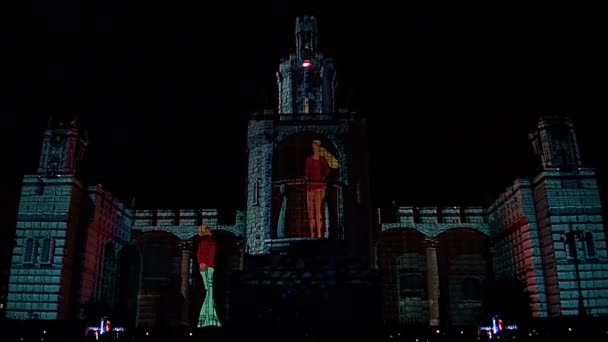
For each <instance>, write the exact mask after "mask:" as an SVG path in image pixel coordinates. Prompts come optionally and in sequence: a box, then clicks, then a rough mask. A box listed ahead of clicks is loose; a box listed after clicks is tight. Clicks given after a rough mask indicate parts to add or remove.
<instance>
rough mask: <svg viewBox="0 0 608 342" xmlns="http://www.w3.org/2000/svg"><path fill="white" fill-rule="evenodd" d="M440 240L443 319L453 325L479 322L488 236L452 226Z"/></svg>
mask: <svg viewBox="0 0 608 342" xmlns="http://www.w3.org/2000/svg"><path fill="white" fill-rule="evenodd" d="M437 239H438V250H437V259H438V266H439V289H440V290H439V291H440V301H439V303H440V317H441V320H442V322H443V323H445V324H448V325H450V326H468V325H471V324H476V323H477V319H478V317H479V315H480V313H481V309H482V307H481V305H482V298H483V286H482V285H481V284H483V283H484V282H485V279H486V278H487V276H488V271H489V268H488V267H489V265H490V263H489V261H490V260H488V259H487V258H488V253H487V252H488V249H489V239H488V237H487V236H486V235H484V234H483V233H481V232H479V231H478V230H475V229H470V228H456V229H450V230H447V231H445V232H443V233H441V234H440V235H438V236H437Z"/></svg>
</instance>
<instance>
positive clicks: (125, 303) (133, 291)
mask: <svg viewBox="0 0 608 342" xmlns="http://www.w3.org/2000/svg"><path fill="white" fill-rule="evenodd" d="M142 263H143V260H142V255H141V253H140V250H139V248H138V247H137V246H136V245H134V244H130V243H129V244H126V245H124V246H122V248H121V249H120V250H119V251H118V272H117V280H116V295H115V306H114V308H115V314H116V317H115V318H114V320H115V321H116V322H115V324H116V325H118V326H123V327H127V328H135V327H136V325H137V321H138V314H139V302H138V298H139V295H140V291H141V278H142V272H141V271H142Z"/></svg>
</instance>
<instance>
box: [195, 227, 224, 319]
mask: <svg viewBox="0 0 608 342" xmlns="http://www.w3.org/2000/svg"><path fill="white" fill-rule="evenodd" d="M198 234H199V235H200V236H201V239H200V241H199V243H198V249H197V253H196V256H197V258H198V268H199V271H200V273H201V277H202V278H203V284H204V285H205V291H206V292H207V294H206V295H205V300H204V301H203V306H202V307H201V312H200V313H199V316H198V327H206V326H218V327H219V326H221V323H220V320H219V317H218V316H217V312H216V311H215V301H214V300H213V272H214V269H215V241H213V236H212V235H211V230H210V229H209V228H208V227H207V226H201V227H199V229H198Z"/></svg>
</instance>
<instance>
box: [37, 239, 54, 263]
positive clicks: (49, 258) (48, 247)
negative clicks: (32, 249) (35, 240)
mask: <svg viewBox="0 0 608 342" xmlns="http://www.w3.org/2000/svg"><path fill="white" fill-rule="evenodd" d="M54 254H55V240H54V239H53V238H50V237H47V238H44V239H42V246H41V248H40V264H43V265H52V264H53V257H54Z"/></svg>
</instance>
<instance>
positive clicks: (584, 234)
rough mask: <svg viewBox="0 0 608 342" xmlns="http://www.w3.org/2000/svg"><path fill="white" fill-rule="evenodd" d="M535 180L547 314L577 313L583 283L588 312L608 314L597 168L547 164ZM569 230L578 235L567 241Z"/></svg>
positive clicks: (607, 268) (607, 273)
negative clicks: (560, 167)
mask: <svg viewBox="0 0 608 342" xmlns="http://www.w3.org/2000/svg"><path fill="white" fill-rule="evenodd" d="M533 182H534V194H535V202H536V211H537V217H538V229H539V238H540V245H541V248H542V254H543V259H544V260H543V261H544V263H543V264H544V272H545V278H546V281H545V283H546V286H547V302H548V314H549V316H557V315H578V314H579V309H578V308H579V298H580V297H579V287H580V292H581V294H582V299H583V303H582V304H583V306H584V309H585V311H586V313H587V314H608V296H607V295H606V289H607V288H608V263H607V262H606V261H607V260H608V255H607V251H606V236H605V233H604V226H603V220H602V216H601V211H602V208H601V202H600V197H599V190H598V188H597V181H596V177H595V171H594V170H592V169H584V168H581V169H576V170H572V171H560V170H544V171H543V172H541V173H540V174H539V175H538V176H537V177H536V178H534V181H533ZM571 232H575V233H579V234H580V235H579V236H575V237H574V239H573V240H572V242H573V244H572V245H569V241H568V240H567V236H568V234H569V233H571ZM574 249H576V251H574ZM574 253H576V257H575V254H574ZM577 262H578V271H577ZM579 284H580V285H579Z"/></svg>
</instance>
